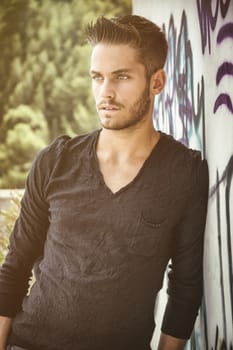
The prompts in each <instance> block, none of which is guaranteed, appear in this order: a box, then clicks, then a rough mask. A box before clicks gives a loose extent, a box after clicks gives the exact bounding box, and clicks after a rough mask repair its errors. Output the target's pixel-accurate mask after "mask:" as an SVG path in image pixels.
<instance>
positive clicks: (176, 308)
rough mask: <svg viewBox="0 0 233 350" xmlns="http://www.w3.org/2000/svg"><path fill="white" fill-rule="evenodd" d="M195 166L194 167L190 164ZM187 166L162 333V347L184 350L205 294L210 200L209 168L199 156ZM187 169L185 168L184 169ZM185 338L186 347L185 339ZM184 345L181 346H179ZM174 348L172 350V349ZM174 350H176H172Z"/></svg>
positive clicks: (174, 233)
mask: <svg viewBox="0 0 233 350" xmlns="http://www.w3.org/2000/svg"><path fill="white" fill-rule="evenodd" d="M190 163H191V165H190ZM190 163H187V165H186V168H187V172H185V173H184V176H185V177H186V178H187V179H190V180H186V181H190V185H189V190H188V191H187V190H186V196H185V201H184V203H183V209H182V216H181V217H180V219H179V222H178V224H177V226H176V227H175V228H174V231H173V235H174V236H173V238H174V239H173V243H172V255H171V265H170V266H169V267H170V270H169V272H168V288H167V292H168V301H167V305H166V308H165V312H164V317H163V322H162V327H161V330H162V332H163V333H164V334H166V335H168V336H170V337H173V338H176V339H177V340H175V339H172V338H169V337H167V336H165V335H162V337H161V342H160V343H161V347H160V348H159V349H161V350H162V349H163V348H164V346H165V345H164V346H163V347H162V344H165V342H173V343H174V346H175V343H177V346H178V347H177V348H176V347H174V349H182V346H184V344H185V339H186V340H187V339H189V338H190V335H191V333H192V330H193V327H194V323H195V320H196V317H197V314H198V310H199V307H200V304H201V300H202V294H203V245H204V230H205V221H206V211H207V200H208V167H207V163H206V161H202V160H201V159H200V157H198V156H195V154H194V157H193V159H191V161H190ZM184 170H185V168H184ZM181 339H183V344H182V340H181ZM179 346H180V347H179ZM169 349H170V348H169ZM171 349H173V348H171Z"/></svg>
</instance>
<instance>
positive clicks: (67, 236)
mask: <svg viewBox="0 0 233 350" xmlns="http://www.w3.org/2000/svg"><path fill="white" fill-rule="evenodd" d="M87 33H88V40H89V42H90V43H91V45H92V47H93V50H92V56H91V65H90V76H91V79H92V88H93V95H94V99H95V103H96V108H97V111H98V114H99V118H100V122H101V125H102V128H101V129H100V130H97V131H95V132H93V133H91V134H88V135H84V136H79V137H75V138H72V139H71V138H69V137H59V138H58V139H56V140H55V141H54V142H53V143H52V144H51V145H50V146H49V147H47V148H46V149H45V150H43V151H42V152H41V153H40V154H39V155H38V157H37V159H36V160H35V162H34V164H33V166H32V169H31V172H30V174H29V177H28V179H27V185H26V190H25V195H24V197H23V199H22V208H21V212H20V216H19V219H18V220H17V222H16V225H15V228H14V231H13V233H12V236H11V239H10V249H9V254H8V256H7V257H6V261H5V263H4V264H3V267H2V269H1V275H0V314H1V315H2V317H1V328H0V341H1V346H0V350H3V349H4V350H5V349H6V343H8V347H7V349H22V348H23V349H29V350H97V349H101V350H116V349H117V350H130V349H134V350H148V349H150V341H151V337H152V333H153V329H154V303H155V298H156V295H157V293H158V291H159V290H160V289H161V286H162V281H163V275H164V272H165V270H166V266H167V264H168V261H169V260H170V259H171V270H170V272H169V286H168V294H169V298H168V303H167V307H166V310H165V315H164V320H163V324H162V332H161V338H160V344H159V347H158V349H159V350H164V349H169V350H175V349H183V348H184V345H185V342H186V339H188V338H189V336H190V334H191V331H192V328H193V325H194V322H195V318H196V315H197V312H198V308H199V305H200V302H201V297H202V254H203V232H204V226H205V217H206V204H207V193H208V171H207V165H206V162H205V161H202V160H201V156H200V153H199V152H197V151H192V150H188V149H187V148H186V147H185V146H183V145H181V144H180V143H178V142H177V141H175V140H174V139H173V138H172V137H170V136H167V135H166V134H164V133H162V132H158V131H156V130H154V128H153V122H152V114H153V106H154V99H155V96H156V95H157V94H159V93H160V92H161V91H162V89H163V87H164V84H165V73H164V70H163V66H164V63H165V59H166V54H167V42H166V39H165V37H164V34H163V33H162V32H161V31H160V29H159V28H158V27H157V26H156V25H155V24H153V23H152V22H150V21H148V20H146V19H145V18H142V17H139V16H132V15H129V16H124V17H120V18H115V19H111V20H109V19H107V18H104V17H101V18H99V19H98V20H97V22H96V23H95V24H93V25H90V26H89V27H88V31H87ZM32 267H33V268H34V273H35V279H36V282H35V283H34V285H33V287H32V289H31V290H30V293H29V295H28V296H25V295H26V293H27V288H28V279H29V277H30V274H31V270H32ZM12 345H13V346H12ZM14 346H17V347H19V348H17V347H16V348H15V347H14Z"/></svg>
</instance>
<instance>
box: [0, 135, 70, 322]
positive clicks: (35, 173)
mask: <svg viewBox="0 0 233 350" xmlns="http://www.w3.org/2000/svg"><path fill="white" fill-rule="evenodd" d="M64 141H65V139H64V138H58V139H57V140H55V142H54V143H53V144H51V145H50V146H49V147H47V148H45V149H44V150H43V151H41V152H40V153H39V155H38V156H37V157H36V159H35V161H34V162H33V165H32V168H31V171H30V174H29V176H28V178H27V182H26V188H25V193H24V196H23V198H22V201H21V210H20V215H19V217H18V219H17V220H16V223H15V226H14V229H13V232H12V234H11V236H10V244H9V252H8V254H7V256H6V259H5V261H4V263H3V265H2V267H1V268H0V315H1V316H5V317H8V318H14V317H15V315H16V314H17V313H18V312H19V311H20V309H21V308H22V300H23V298H24V297H25V295H26V294H27V291H28V287H29V280H30V277H31V274H32V268H33V265H34V263H35V261H36V260H37V259H38V257H40V256H41V255H42V254H43V249H44V243H45V240H46V236H47V229H48V226H49V204H48V202H47V188H48V186H49V183H50V178H51V176H52V172H53V171H54V169H55V165H56V162H57V160H58V159H60V153H61V151H62V150H63V144H64Z"/></svg>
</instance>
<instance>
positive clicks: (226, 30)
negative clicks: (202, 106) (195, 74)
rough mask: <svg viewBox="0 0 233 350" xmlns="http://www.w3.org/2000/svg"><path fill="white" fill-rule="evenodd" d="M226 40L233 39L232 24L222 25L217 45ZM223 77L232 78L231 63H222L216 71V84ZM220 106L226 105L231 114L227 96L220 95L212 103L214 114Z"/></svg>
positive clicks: (232, 111)
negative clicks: (228, 76) (229, 76)
mask: <svg viewBox="0 0 233 350" xmlns="http://www.w3.org/2000/svg"><path fill="white" fill-rule="evenodd" d="M227 38H233V23H227V24H225V25H223V26H222V27H221V28H220V30H219V32H218V36H217V43H218V44H220V43H221V42H222V41H223V40H225V39H227ZM224 75H231V76H233V64H232V63H231V62H224V63H223V64H222V65H221V66H220V67H219V68H218V71H217V75H216V84H217V85H219V83H220V81H221V79H222V78H223V76H224ZM221 105H226V107H227V108H228V110H229V111H230V112H231V113H232V114H233V105H232V101H231V98H230V96H229V95H228V94H226V93H222V94H220V95H219V96H218V97H217V99H216V101H215V103H214V113H216V111H217V110H218V108H219V107H220V106H221Z"/></svg>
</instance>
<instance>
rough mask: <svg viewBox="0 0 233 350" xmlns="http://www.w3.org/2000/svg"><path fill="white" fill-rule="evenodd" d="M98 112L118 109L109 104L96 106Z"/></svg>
mask: <svg viewBox="0 0 233 350" xmlns="http://www.w3.org/2000/svg"><path fill="white" fill-rule="evenodd" d="M98 109H99V110H104V111H119V109H120V108H119V107H118V106H116V105H110V104H100V105H99V106H98Z"/></svg>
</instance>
